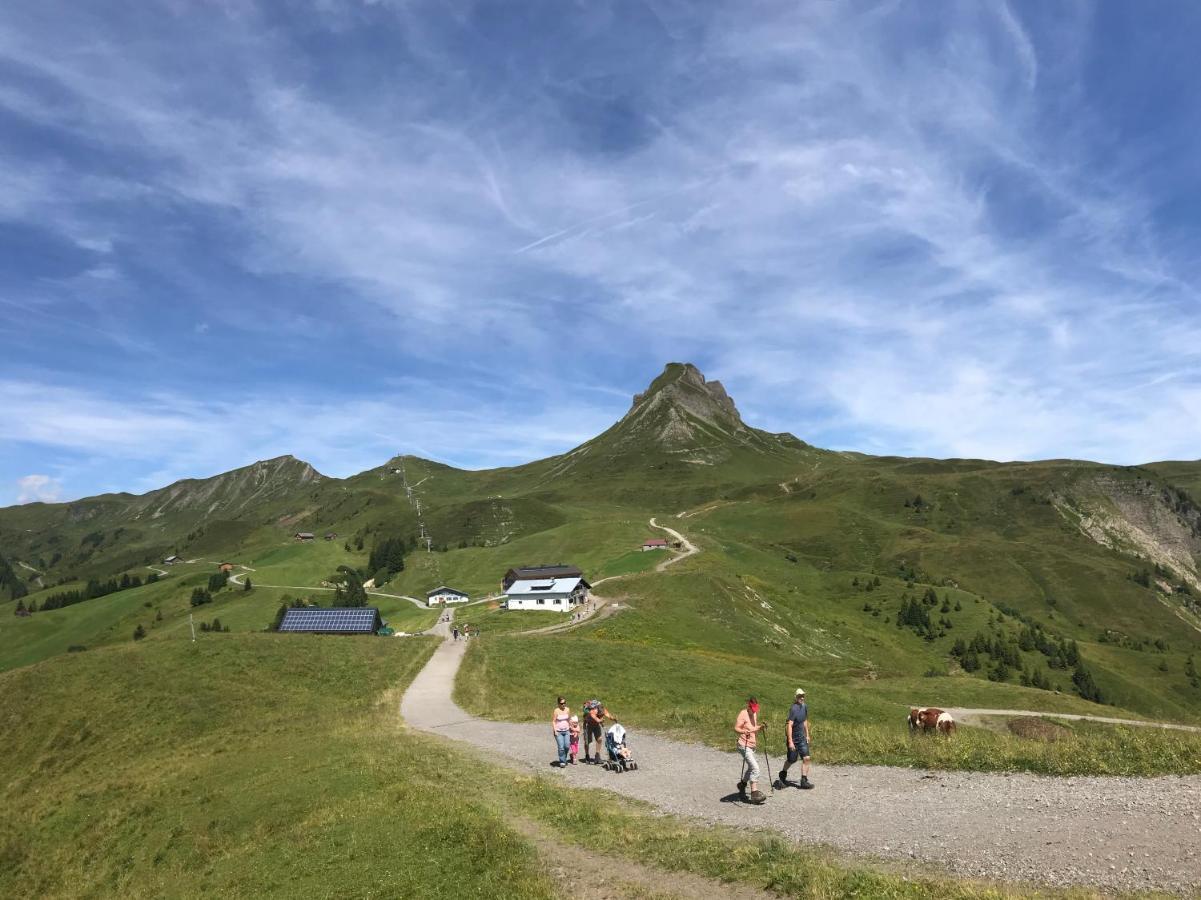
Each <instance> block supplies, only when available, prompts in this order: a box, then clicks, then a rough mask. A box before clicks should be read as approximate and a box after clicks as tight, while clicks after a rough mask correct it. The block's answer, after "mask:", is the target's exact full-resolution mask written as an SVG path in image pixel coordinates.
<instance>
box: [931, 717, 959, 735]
mask: <svg viewBox="0 0 1201 900" xmlns="http://www.w3.org/2000/svg"><path fill="white" fill-rule="evenodd" d="M934 727H935V728H937V729H938V733H939V734H954V733H955V720H954V719H952V718H951V714H950V713H949V712H944V713H940V714H939V716H938V719H937V720H936V721H935V722H934Z"/></svg>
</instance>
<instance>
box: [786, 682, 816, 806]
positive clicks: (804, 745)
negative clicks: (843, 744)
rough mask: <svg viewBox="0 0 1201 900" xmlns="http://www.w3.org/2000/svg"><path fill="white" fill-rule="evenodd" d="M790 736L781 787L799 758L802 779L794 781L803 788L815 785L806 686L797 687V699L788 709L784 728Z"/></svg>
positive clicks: (787, 782) (806, 788)
mask: <svg viewBox="0 0 1201 900" xmlns="http://www.w3.org/2000/svg"><path fill="white" fill-rule="evenodd" d="M784 733H785V735H787V737H788V762H786V763H785V764H784V768H782V769H781V770H780V787H784V786H785V785H786V784H789V783H790V782H789V781H788V767H789V766H791V765H792V764H793V763H794V762H796V761H797V760H798V759H799V760H800V761H801V780H800V781H799V782H792V783H793V784H795V785H796V786H797V787H799V788H801V789H803V790H809V789H810V788H812V787H813V782H811V781H810V780H809V706H808V704H806V703H805V690H804V688H797V689H796V701H795V702H794V703H793V704H792V708H791V709H790V710H788V724H787V725H786V726H785V728H784Z"/></svg>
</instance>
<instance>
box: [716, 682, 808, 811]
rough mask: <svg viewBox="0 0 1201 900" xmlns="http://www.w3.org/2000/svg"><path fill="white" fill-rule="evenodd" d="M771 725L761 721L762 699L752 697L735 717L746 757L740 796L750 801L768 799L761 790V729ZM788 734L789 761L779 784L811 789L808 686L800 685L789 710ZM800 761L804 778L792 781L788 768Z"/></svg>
mask: <svg viewBox="0 0 1201 900" xmlns="http://www.w3.org/2000/svg"><path fill="white" fill-rule="evenodd" d="M766 727H767V724H766V723H765V722H760V721H759V701H758V699H756V698H755V697H748V698H747V701H746V709H743V710H742V711H740V712H739V713H738V717H737V718H736V719H735V720H734V733H735V734H737V735H738V741H737V746H738V752H739V754H740V755H741V756H742V777H741V778H740V779H739V781H738V795H739V797H740V798H741V799H742V800H745V801H747V802H750V803H755V804H758V803H763V802H764V801H765V800H766V799H767V798H766V797H765V796H764V794H763V792H762V791H760V790H759V762H758V758H757V756H758V753H757V749H756V748H757V746H758V743H759V732H760V731H762V730H763V729H764V728H766ZM784 734H785V737H786V739H787V741H788V761H787V762H786V763H784V767H783V768H782V769H780V777H779V778H778V779H777V782H776V786H777V787H781V788H783V787H787V786H788V785H792V786H794V787H798V788H801V789H802V790H809V789H811V788H812V787H813V782H811V781H810V780H809V764H810V759H809V704H808V703H806V702H805V689H804V688H797V689H796V694H795V696H794V699H793V703H792V706H791V708H790V709H789V710H788V721H787V722H786V723H785V725H784ZM764 752H765V753H766V751H764ZM798 760H800V763H801V780H800V781H797V782H792V781H789V780H788V767H789V766H792V765H795V764H796V762H797V761H798Z"/></svg>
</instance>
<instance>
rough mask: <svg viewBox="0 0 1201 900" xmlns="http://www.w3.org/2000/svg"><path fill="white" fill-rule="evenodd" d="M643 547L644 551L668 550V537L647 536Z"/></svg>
mask: <svg viewBox="0 0 1201 900" xmlns="http://www.w3.org/2000/svg"><path fill="white" fill-rule="evenodd" d="M642 549H643V551H644V552H645V551H647V550H666V549H667V540H666V538H647V539H646V540H645V541H643V542H642Z"/></svg>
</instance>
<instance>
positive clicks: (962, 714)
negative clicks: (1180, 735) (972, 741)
mask: <svg viewBox="0 0 1201 900" xmlns="http://www.w3.org/2000/svg"><path fill="white" fill-rule="evenodd" d="M947 712H949V713H950V714H951V715H952V716H954V717H955V718H956V719H958V720H959V721H961V722H962V721H965V720H970V719H978V718H980V717H987V716H1035V717H1037V718H1040V719H1065V720H1069V721H1072V722H1104V723H1106V724H1108V725H1135V726H1137V727H1140V728H1167V729H1171V730H1173V731H1192V732H1201V726H1197V725H1177V724H1175V723H1174V722H1146V721H1143V720H1142V719H1115V718H1113V717H1112V716H1090V715H1086V714H1080V713H1057V712H1034V711H1033V710H1029V709H964V708H958V707H955V708H948V709H947Z"/></svg>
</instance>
